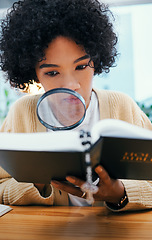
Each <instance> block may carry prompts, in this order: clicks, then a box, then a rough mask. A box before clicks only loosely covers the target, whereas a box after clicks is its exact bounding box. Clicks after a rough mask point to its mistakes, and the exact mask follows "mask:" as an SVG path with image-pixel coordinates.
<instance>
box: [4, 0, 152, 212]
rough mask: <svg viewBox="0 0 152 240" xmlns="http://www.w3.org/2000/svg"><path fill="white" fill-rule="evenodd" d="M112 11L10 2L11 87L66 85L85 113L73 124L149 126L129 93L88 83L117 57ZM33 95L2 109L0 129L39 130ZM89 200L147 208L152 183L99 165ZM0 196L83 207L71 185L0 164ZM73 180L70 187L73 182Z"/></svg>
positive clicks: (68, 0)
mask: <svg viewBox="0 0 152 240" xmlns="http://www.w3.org/2000/svg"><path fill="white" fill-rule="evenodd" d="M111 17H112V14H111V12H110V11H109V10H108V8H107V7H106V6H105V5H104V4H101V3H99V2H98V1H97V0H96V1H93V0H65V1H63V0H23V1H19V2H17V3H15V4H14V5H13V8H12V9H11V11H10V13H9V14H8V15H7V18H6V20H4V21H3V22H2V36H1V41H0V48H1V51H2V54H1V68H2V70H3V71H5V72H6V73H7V78H8V80H9V82H10V84H11V86H13V87H17V88H21V89H25V88H27V87H28V86H30V84H32V83H33V81H34V82H38V83H41V84H42V86H43V88H44V90H45V91H48V90H51V89H54V88H59V87H60V88H63V87H64V88H69V89H71V90H74V91H76V92H78V93H79V94H81V95H82V97H83V98H84V100H85V103H86V107H87V114H86V118H85V120H84V122H82V124H81V125H80V127H79V129H81V128H82V129H83V128H85V126H89V127H92V125H93V124H94V123H96V122H97V121H99V120H100V119H105V118H114V119H121V120H124V121H126V122H129V123H132V124H135V125H138V126H142V127H144V128H148V129H152V125H151V123H150V121H149V119H148V118H147V117H146V116H145V114H144V113H143V112H142V111H141V110H140V109H139V108H138V106H137V105H136V104H135V103H134V102H133V100H132V99H131V98H129V97H128V96H126V95H124V94H122V93H117V92H112V91H103V90H102V91H99V90H95V89H92V81H93V76H94V75H95V74H100V73H102V72H104V71H105V72H108V71H109V68H110V67H112V66H113V64H114V62H115V58H116V56H117V51H116V43H117V37H116V35H115V33H114V31H113V26H112V24H111V22H110V18H111ZM39 97H40V96H39V95H34V96H26V97H23V98H21V99H19V100H18V101H17V102H16V103H15V104H14V106H13V107H12V108H11V110H10V112H9V113H8V116H7V118H6V119H5V121H4V124H3V126H2V128H1V131H2V132H3V131H7V132H41V131H46V129H45V128H44V127H43V126H42V125H41V124H40V123H39V121H38V119H37V116H36V111H35V109H36V104H37V101H38V98H39ZM95 171H96V173H97V174H98V176H99V183H98V187H99V191H98V192H97V193H96V194H94V199H95V200H96V202H99V203H100V204H102V202H103V201H104V202H106V206H107V207H108V208H110V209H111V210H113V211H115V210H116V211H117V210H118V211H119V210H125V209H142V208H151V207H152V201H151V196H152V186H151V182H147V181H128V180H119V179H117V180H114V179H111V178H110V177H109V175H108V173H107V172H106V171H105V170H104V168H103V167H102V166H98V167H97V168H96V169H95ZM0 178H1V187H0V202H2V203H5V204H14V205H22V204H24V205H25V204H47V205H69V204H70V205H79V206H85V205H87V202H86V200H85V199H84V198H83V196H84V193H83V192H82V191H81V186H82V184H83V181H82V180H81V179H77V178H75V177H74V176H72V177H71V176H68V177H67V180H68V181H69V182H70V183H72V184H74V185H73V186H72V185H71V184H70V185H69V184H66V183H63V182H57V181H52V182H51V184H50V185H40V184H32V183H31V184H28V183H18V182H16V181H15V180H14V179H13V178H11V176H9V175H8V174H7V173H6V172H5V171H4V170H3V169H0ZM75 185H76V186H77V187H75Z"/></svg>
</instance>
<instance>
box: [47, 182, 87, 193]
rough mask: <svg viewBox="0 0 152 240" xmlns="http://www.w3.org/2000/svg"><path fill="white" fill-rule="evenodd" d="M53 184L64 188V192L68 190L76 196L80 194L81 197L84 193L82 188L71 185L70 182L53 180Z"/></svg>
mask: <svg viewBox="0 0 152 240" xmlns="http://www.w3.org/2000/svg"><path fill="white" fill-rule="evenodd" d="M51 184H52V185H53V186H54V187H55V188H58V189H60V190H62V191H64V192H68V193H70V194H72V195H75V196H78V197H81V196H82V195H83V192H82V191H81V189H80V188H78V187H75V186H72V185H69V184H68V183H65V182H59V181H56V180H52V181H51Z"/></svg>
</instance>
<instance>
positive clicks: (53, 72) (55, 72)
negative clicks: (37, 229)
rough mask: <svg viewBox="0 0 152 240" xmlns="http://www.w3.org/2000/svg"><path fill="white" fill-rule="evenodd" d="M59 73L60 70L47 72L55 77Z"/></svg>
mask: <svg viewBox="0 0 152 240" xmlns="http://www.w3.org/2000/svg"><path fill="white" fill-rule="evenodd" d="M58 74H59V72H57V71H50V72H47V73H45V75H48V76H50V77H55V76H56V75H58Z"/></svg>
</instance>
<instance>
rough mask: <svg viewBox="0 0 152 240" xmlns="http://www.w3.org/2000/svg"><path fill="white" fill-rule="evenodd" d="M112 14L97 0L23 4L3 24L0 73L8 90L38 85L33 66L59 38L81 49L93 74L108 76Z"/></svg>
mask: <svg viewBox="0 0 152 240" xmlns="http://www.w3.org/2000/svg"><path fill="white" fill-rule="evenodd" d="M111 17H113V16H112V13H111V11H110V10H109V9H108V7H107V6H106V5H104V4H101V3H100V2H99V1H98V0H22V1H18V2H15V3H14V4H13V6H12V8H10V9H9V11H8V13H7V16H6V18H5V19H4V20H2V24H1V37H0V50H1V54H0V57H1V63H0V67H1V69H2V70H3V71H4V72H6V73H7V80H9V81H10V84H11V86H13V87H17V88H20V89H25V87H26V86H29V84H30V83H32V82H33V80H34V81H37V77H36V73H35V66H36V63H37V62H38V61H41V60H42V59H43V58H44V50H45V49H46V48H47V46H48V44H49V43H50V42H51V41H52V40H53V39H55V38H56V37H57V36H59V35H61V36H64V37H69V38H71V39H72V40H74V41H75V42H76V43H77V44H80V45H82V46H83V47H84V49H85V51H86V53H87V54H89V55H90V57H91V60H93V62H94V68H95V74H100V73H101V72H103V71H105V72H109V68H110V67H111V66H113V64H114V62H115V58H116V56H117V50H116V43H117V36H116V34H115V33H114V31H113V25H112V23H111Z"/></svg>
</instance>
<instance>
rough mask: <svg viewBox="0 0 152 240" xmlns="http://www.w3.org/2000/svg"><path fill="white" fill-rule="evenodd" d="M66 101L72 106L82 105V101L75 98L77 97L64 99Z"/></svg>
mask: <svg viewBox="0 0 152 240" xmlns="http://www.w3.org/2000/svg"><path fill="white" fill-rule="evenodd" d="M64 101H65V102H67V103H70V104H80V103H81V101H80V99H79V98H77V97H75V96H70V97H67V98H64Z"/></svg>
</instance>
